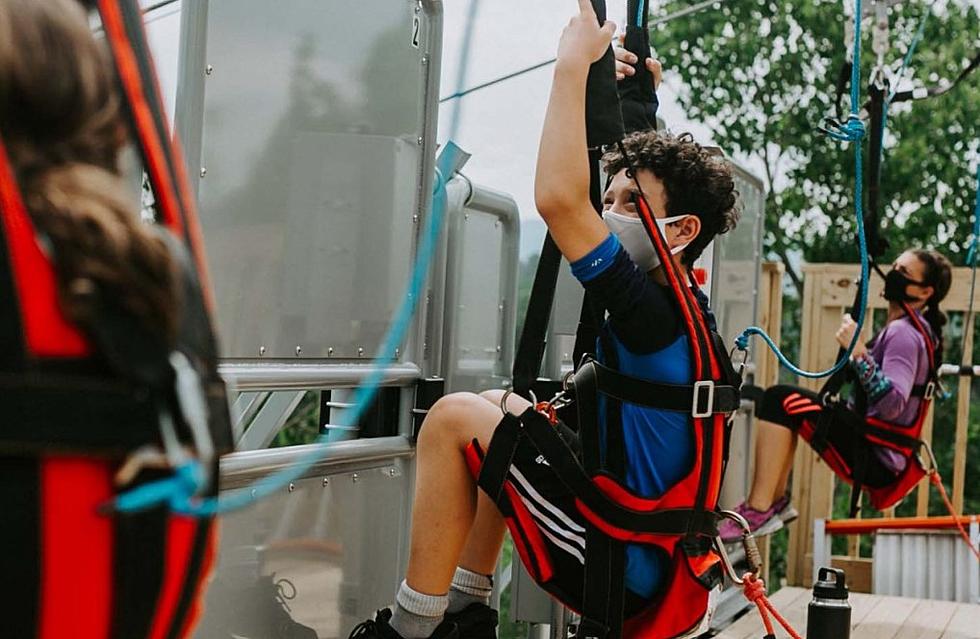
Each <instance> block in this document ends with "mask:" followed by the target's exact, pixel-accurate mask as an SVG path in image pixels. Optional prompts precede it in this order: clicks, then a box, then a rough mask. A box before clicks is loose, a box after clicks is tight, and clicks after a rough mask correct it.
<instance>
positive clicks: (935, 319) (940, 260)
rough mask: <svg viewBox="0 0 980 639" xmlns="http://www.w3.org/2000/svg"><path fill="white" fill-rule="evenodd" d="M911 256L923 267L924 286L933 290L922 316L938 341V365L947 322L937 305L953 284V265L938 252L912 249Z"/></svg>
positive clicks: (940, 359)
mask: <svg viewBox="0 0 980 639" xmlns="http://www.w3.org/2000/svg"><path fill="white" fill-rule="evenodd" d="M912 255H915V256H916V257H917V258H919V261H920V262H922V265H923V266H924V267H925V279H924V280H923V281H924V282H925V285H926V286H931V287H932V288H933V293H932V296H931V297H930V298H929V299H928V300H926V305H925V308H924V309H923V311H922V316H923V317H925V318H926V321H927V322H929V326H931V327H932V332H933V333H935V335H936V339H937V340H939V342H938V345H937V347H936V360H937V362H936V363H937V364H938V363H940V362H941V361H942V357H943V346H944V344H943V327H944V326H946V321H947V320H946V314H945V313H943V312H942V311H941V310H939V304H940V302H942V301H943V300H944V299H946V295H947V294H948V293H949V287H950V286H951V285H952V283H953V265H952V264H951V263H950V261H949V260H948V259H946V256H945V255H943V254H942V253H940V252H939V251H933V250H925V249H912Z"/></svg>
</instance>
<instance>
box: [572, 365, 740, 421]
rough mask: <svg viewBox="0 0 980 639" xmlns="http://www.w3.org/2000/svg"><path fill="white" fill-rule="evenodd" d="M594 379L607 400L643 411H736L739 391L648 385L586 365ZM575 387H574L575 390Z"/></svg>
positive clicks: (707, 386) (718, 387) (719, 387)
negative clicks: (625, 403) (642, 408)
mask: <svg viewBox="0 0 980 639" xmlns="http://www.w3.org/2000/svg"><path fill="white" fill-rule="evenodd" d="M590 364H591V365H592V367H594V368H592V370H594V373H592V374H594V375H595V377H596V381H595V384H596V386H597V387H598V389H599V391H600V392H601V393H602V394H603V395H606V396H607V397H612V398H615V399H617V400H619V401H621V402H629V403H630V404H638V405H640V406H646V407H647V408H656V409H659V410H669V411H675V412H681V413H692V414H694V413H696V414H702V415H706V414H710V413H731V412H733V411H735V410H737V409H738V407H739V403H740V393H739V389H737V388H736V387H734V386H729V385H722V384H703V385H696V384H691V385H679V384H661V383H659V382H649V381H647V380H644V379H640V378H639V377H633V376H631V375H626V374H625V373H620V372H619V371H617V370H615V369H613V368H610V367H608V366H603V365H602V364H600V363H599V362H590ZM589 368H590V367H586V366H582V367H580V368H579V371H578V372H576V374H575V377H574V379H576V380H577V378H578V376H579V374H580V373H581V372H582V371H585V370H586V369H589ZM577 387H578V384H577V383H576V388H577Z"/></svg>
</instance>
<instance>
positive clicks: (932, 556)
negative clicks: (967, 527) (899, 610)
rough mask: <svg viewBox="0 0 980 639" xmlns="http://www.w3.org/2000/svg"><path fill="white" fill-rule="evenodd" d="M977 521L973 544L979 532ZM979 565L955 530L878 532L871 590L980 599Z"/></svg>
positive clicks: (973, 533) (901, 594) (968, 600)
mask: <svg viewBox="0 0 980 639" xmlns="http://www.w3.org/2000/svg"><path fill="white" fill-rule="evenodd" d="M976 530H977V527H976V525H975V524H974V526H973V527H972V530H971V537H972V539H973V543H974V544H977V543H978V537H980V535H978V534H977V532H976ZM978 590H980V565H978V564H977V561H976V558H975V557H974V556H973V555H972V554H971V553H970V550H969V549H968V548H967V547H966V544H964V543H963V540H962V539H961V538H960V537H959V535H958V534H957V533H956V531H913V530H902V531H891V530H889V531H880V532H878V533H877V534H876V535H875V543H874V564H873V572H872V593H873V594H881V595H899V596H902V597H916V598H921V599H938V600H942V601H959V602H969V603H978V602H980V592H978Z"/></svg>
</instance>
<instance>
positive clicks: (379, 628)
mask: <svg viewBox="0 0 980 639" xmlns="http://www.w3.org/2000/svg"><path fill="white" fill-rule="evenodd" d="M390 622H391V610H390V609H389V608H383V609H381V610H379V611H378V613H377V614H376V615H375V616H374V619H368V620H367V621H364V622H361V623H359V624H357V626H355V628H354V629H353V630H352V631H351V633H350V636H349V637H348V638H347V639H405V638H404V637H402V636H401V635H400V634H398V633H397V632H396V631H395V629H394V628H392V627H391V623H390ZM459 637H460V634H459V630H457V629H456V624H455V623H453V622H451V621H449V620H448V619H446V620H445V621H443V622H442V623H441V624H439V627H438V628H436V630H435V632H433V633H432V634H431V635H429V639H459Z"/></svg>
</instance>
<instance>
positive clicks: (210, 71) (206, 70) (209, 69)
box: [204, 64, 214, 75]
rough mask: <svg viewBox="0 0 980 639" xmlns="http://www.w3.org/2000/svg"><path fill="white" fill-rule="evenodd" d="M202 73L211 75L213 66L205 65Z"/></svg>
mask: <svg viewBox="0 0 980 639" xmlns="http://www.w3.org/2000/svg"><path fill="white" fill-rule="evenodd" d="M204 73H206V74H208V75H211V74H212V73H214V67H213V66H211V65H210V64H209V65H208V66H207V67H205V69H204Z"/></svg>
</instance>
